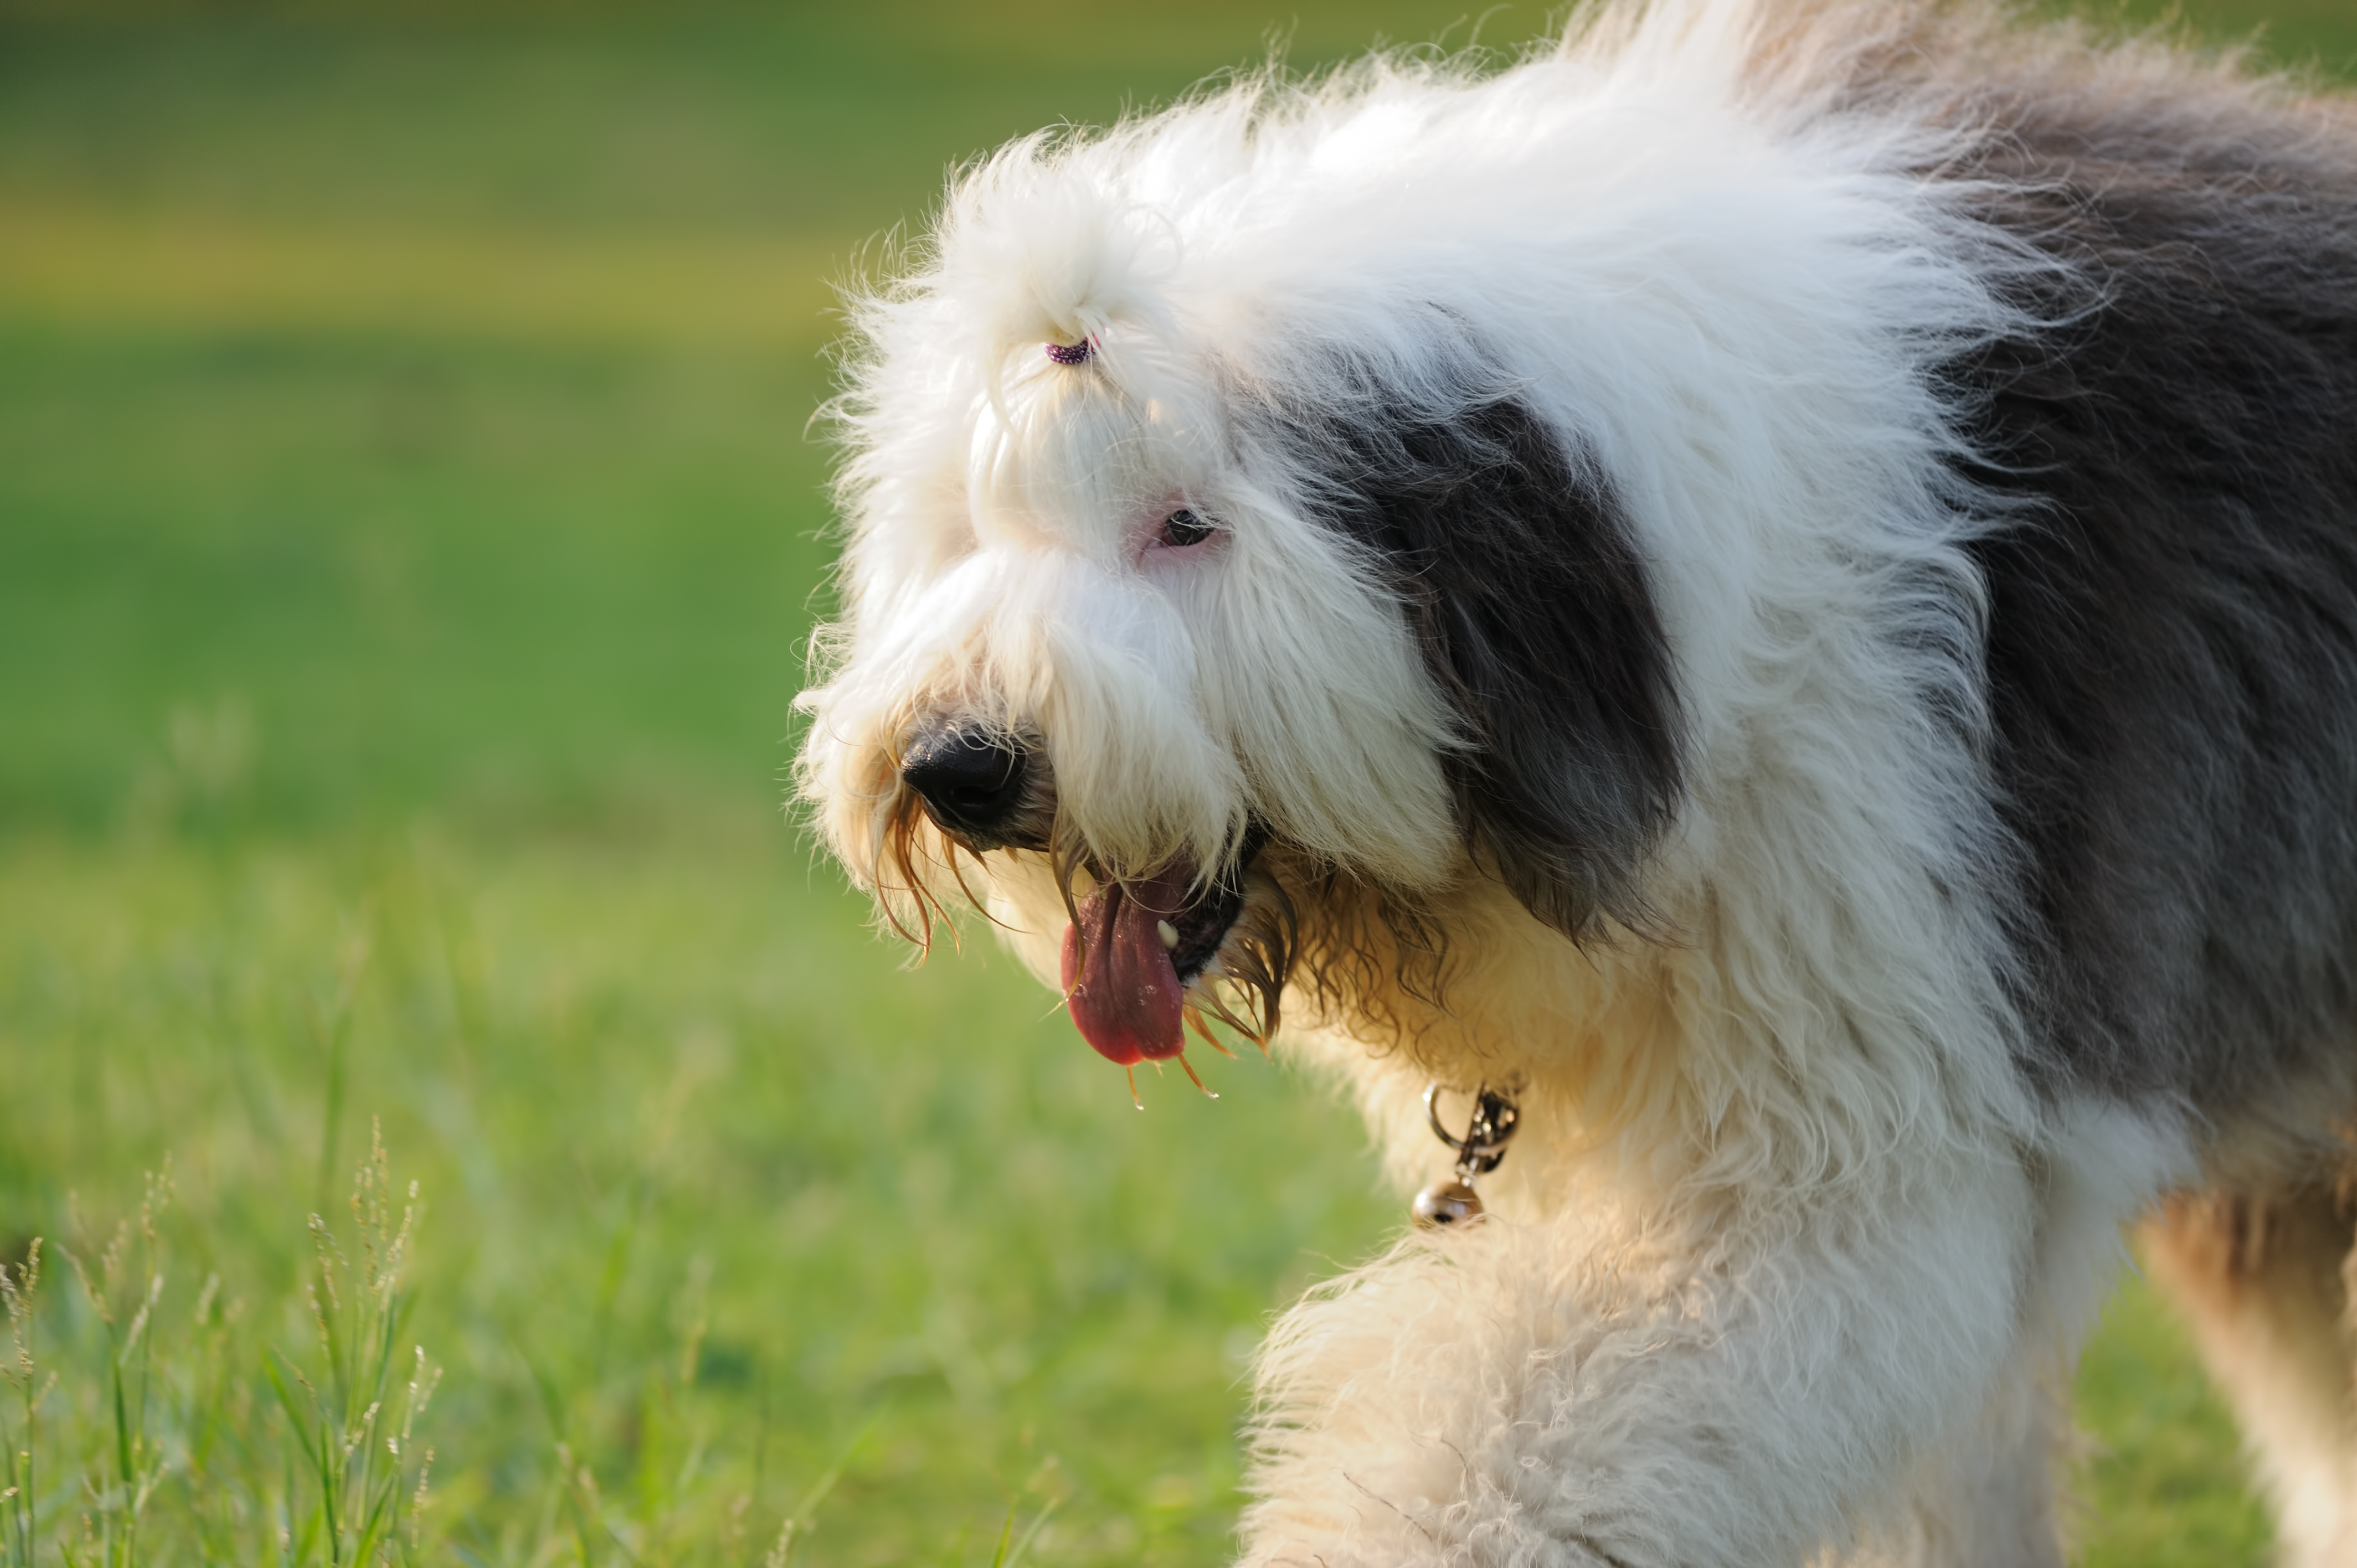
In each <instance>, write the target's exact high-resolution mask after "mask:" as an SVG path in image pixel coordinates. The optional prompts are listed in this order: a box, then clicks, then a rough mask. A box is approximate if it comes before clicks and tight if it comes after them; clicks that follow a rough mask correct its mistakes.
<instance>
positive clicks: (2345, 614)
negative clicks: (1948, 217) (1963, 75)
mask: <svg viewBox="0 0 2357 1568" xmlns="http://www.w3.org/2000/svg"><path fill="white" fill-rule="evenodd" d="M2204 85H2205V87H2208V90H2209V91H2211V92H2212V94H2214V93H2215V91H2216V90H2215V88H2214V87H2209V84H2206V83H2205V84H2204ZM1967 107H1968V108H1969V110H1970V112H1971V113H1973V114H1974V115H1975V117H1976V118H1977V117H1982V116H1986V117H1989V118H1992V119H1994V120H1995V121H1996V123H1997V124H1998V125H1999V127H2000V132H2001V134H1998V135H1997V136H1996V137H1994V138H1993V139H1992V140H1991V142H1990V144H1989V145H1990V146H1991V148H1992V151H1990V152H1989V153H1988V154H1987V155H1986V157H1985V159H1984V160H1983V161H1982V163H1981V164H1980V165H1979V166H1975V167H1972V168H1968V169H1964V170H1961V171H1953V172H1961V173H1963V174H1964V175H1966V176H1969V177H1993V178H1994V179H1996V180H1997V181H2001V182H2002V183H2003V185H2004V186H2005V187H2007V188H2010V190H2011V192H2013V193H2014V194H2010V195H2008V196H2007V197H2006V198H2005V199H2002V200H1997V201H1993V203H1992V204H1991V207H1990V209H1989V210H1988V211H1987V212H1986V216H1987V217H1988V218H1990V219H1992V220H1995V221H1996V222H1997V223H1999V224H2001V225H2003V226H2005V227H2007V228H2008V229H2010V230H2011V231H2014V232H2015V233H2017V234H2018V235H2019V236H2021V237H2023V238H2026V239H2028V240H2029V242H2031V243H2032V244H2034V245H2035V246H2037V247H2038V248H2039V249H2040V250H2042V251H2044V252H2047V253H2048V254H2050V255H2051V256H2054V257H2057V258H2060V259H2062V260H2064V261H2067V262H2069V263H2072V268H2073V270H2074V271H2075V273H2076V274H2077V276H2078V278H2079V279H2080V280H2081V281H2082V282H2083V285H2084V292H2074V293H2069V294H2062V293H2058V294H2056V295H2053V296H2051V297H2046V298H2038V299H2032V300H2030V301H2029V302H2028V303H2029V304H2030V305H2031V306H2033V307H2034V308H2037V309H2040V310H2042V311H2048V312H2057V313H2061V312H2070V313H2075V315H2076V319H2075V320H2074V321H2073V322H2072V324H2071V325H2069V326H2066V327H2062V328H2057V329H2054V330H2053V331H2052V332H2050V334H2048V335H2045V336H2042V337H2040V338H2037V339H2034V340H2022V341H2017V342H2011V343H2007V344H2003V345H2000V346H1999V347H1998V348H1997V349H1995V350H1993V351H1990V352H1987V353H1985V354H1983V355H1980V356H1977V357H1975V359H1974V360H1972V361H1971V362H1969V363H1966V364H1963V365H1960V366H1957V367H1954V373H1955V374H1956V375H1957V377H1958V378H1959V379H1960V381H1962V382H1963V383H1964V387H1965V388H1966V389H1968V392H1969V393H1970V395H1972V396H1973V397H1975V399H1976V401H1977V403H1978V407H1979V410H1980V419H1979V429H1978V431H1977V433H1976V434H1977V436H1978V439H1979V441H1980V444H1981V446H1982V447H1983V449H1984V450H1985V451H1986V453H1987V454H1988V455H1989V456H1991V457H1992V458H1993V459H1994V461H1993V463H1992V464H1991V466H1990V467H1987V468H1985V469H1983V470H1981V471H1979V472H1976V473H1975V474H1974V475H1973V476H1972V477H1973V478H1975V479H1976V480H1978V481H1979V482H1981V483H1983V484H1985V485H1988V486H1990V487H1992V488H1994V489H1998V490H2001V491H2008V492H2011V493H2012V494H2014V495H2016V496H2018V497H2020V498H2022V499H2025V500H2026V501H2028V502H2029V504H2028V505H2027V506H2026V507H2024V508H2023V509H2022V510H2020V511H2019V512H2018V513H2017V514H2015V515H2014V517H2013V520H2012V521H2011V522H2010V523H2009V525H2007V526H2005V527H2003V528H2001V529H2000V530H1999V531H1997V532H1995V533H1993V534H1991V535H1990V536H1988V537H1986V539H1984V540H1983V541H1982V542H1979V543H1978V545H1977V546H1976V547H1975V548H1976V554H1977V557H1978V560H1979V564H1980V566H1981V568H1982V570H1983V571H1984V572H1985V573H1986V577H1987V582H1988V588H1989V596H1990V620H1989V626H1988V637H1987V651H1986V659H1987V680H1988V688H1989V699H1990V707H1991V711H1992V714H1993V716H1994V719H1995V724H1996V754H1995V761H1996V775H1997V782H1998V787H1999V789H2000V791H2001V806H2002V810H2003V811H2004V812H2005V814H2006V816H2007V819H2008V821H2009V822H2010V825H2011V827H2012V829H2013V831H2014V832H2015V833H2016V834H2018V838H2019V840H2020V841H2021V843H2022V844H2023V846H2024V847H2025V848H2026V849H2027V851H2028V852H2029V854H2028V860H2029V885H2028V886H2027V889H2026V900H2025V904H2026V907H2025V908H2024V910H2023V912H2022V916H2021V919H2022V926H2023V929H2022V930H2021V931H2020V932H2019V937H2018V940H2019V944H2020V947H2021V949H2022V956H2023V959H2024V961H2025V972H2026V973H2027V974H2028V976H2029V990H2030V993H2031V994H2030V995H2029V997H2028V998H2027V999H2026V1000H2027V1001H2028V1002H2029V1006H2030V1012H2031V1015H2032V1018H2033V1020H2034V1022H2035V1024H2036V1026H2037V1036H2038V1038H2039V1040H2040V1053H2041V1054H2040V1061H2039V1062H2038V1063H2037V1064H2035V1065H2036V1066H2037V1067H2038V1068H2039V1069H2040V1071H2041V1075H2042V1076H2043V1077H2044V1079H2046V1081H2048V1082H2049V1083H2050V1084H2057V1085H2059V1084H2064V1083H2067V1084H2073V1085H2081V1086H2086V1087H2092V1088H2096V1089H2100V1090H2107V1091H2110V1092H2115V1093H2125V1094H2130V1095H2148V1094H2152V1093H2156V1092H2158V1093H2161V1094H2164V1095H2168V1096H2171V1097H2177V1098H2181V1099H2182V1100H2183V1101H2186V1102H2188V1103H2190V1105H2191V1106H2192V1107H2193V1108H2194V1109H2195V1110H2196V1111H2197V1112H2205V1113H2208V1112H2217V1113H2222V1114H2225V1113H2231V1112H2232V1111H2233V1109H2234V1108H2235V1107H2236V1106H2237V1105H2238V1104H2239V1105H2244V1106H2247V1105H2250V1104H2253V1103H2254V1102H2255V1101H2257V1100H2259V1099H2261V1098H2262V1097H2266V1096H2267V1095H2269V1094H2270V1092H2271V1091H2275V1090H2281V1089H2284V1088H2286V1087H2287V1086H2294V1085H2297V1084H2298V1082H2299V1081H2301V1080H2302V1079H2304V1078H2308V1077H2309V1076H2310V1075H2311V1074H2312V1071H2313V1069H2315V1068H2316V1067H2317V1066H2318V1064H2319V1053H2320V1052H2323V1051H2327V1050H2341V1051H2345V1050H2346V1048H2347V1045H2348V1040H2347V1032H2348V1030H2349V1029H2350V1028H2351V1026H2352V1022H2357V156H2352V155H2357V141H2353V140H2352V136H2351V127H2350V125H2349V124H2348V123H2346V122H2345V121H2344V122H2343V123H2342V124H2341V126H2340V128H2339V130H2338V131H2337V132H2335V133H2333V134H2325V133H2326V131H2327V129H2328V127H2326V126H2325V125H2324V124H2322V123H2320V121H2319V119H2318V118H2316V117H2315V116H2312V115H2308V114H2305V113H2302V112H2301V111H2299V110H2298V108H2296V107H2274V106H2269V105H2267V104H2266V103H2265V102H2263V101H2261V100H2260V98H2259V97H2258V95H2257V94H2256V93H2255V92H2254V93H2250V94H2248V95H2247V96H2245V97H2244V98H2241V99H2230V100H2228V101H2226V102H2224V103H2223V104H2222V103H2221V102H2219V101H2218V100H2217V99H2216V98H2215V97H2214V96H2213V97H2212V98H2211V99H2210V100H2208V101H2203V100H2202V99H2201V97H2200V96H2199V95H2198V94H2197V95H2195V96H2194V99H2193V101H2192V102H2187V103H2183V104H2179V103H2178V102H2175V101H2174V100H2172V99H2170V98H2169V97H2168V96H2167V95H2166V92H2165V90H2164V91H2154V92H2152V93H2150V95H2149V96H2148V97H2132V98H2130V99H2129V100H2128V101H2125V102H2124V101H2123V100H2122V98H2121V97H2120V96H2119V95H2116V94H2115V95H2105V94H2102V93H2096V92H2092V91H2089V92H2083V93H2080V94H2075V95H2074V94H2072V93H2068V92H2064V91H2054V90H2053V84H2052V83H2049V84H2048V90H2047V91H2040V92H2036V93H2033V94H2029V95H2025V96H2024V97H2023V98H2022V99H2020V100H2019V101H2018V102H2010V103H2007V102H2002V101H1999V102H1995V103H1992V102H1991V101H1990V100H1989V99H1987V98H1986V97H1982V98H1979V99H1976V100H1975V102H1972V103H1971V104H1970V105H1968V106H1967ZM2336 145H2337V148H2338V150H2335V149H2336Z"/></svg>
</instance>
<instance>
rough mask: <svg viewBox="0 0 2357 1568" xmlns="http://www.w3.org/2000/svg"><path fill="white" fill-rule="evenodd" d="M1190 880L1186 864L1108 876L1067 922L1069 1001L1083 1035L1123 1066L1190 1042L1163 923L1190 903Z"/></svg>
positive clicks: (1168, 1053) (1174, 1051) (1174, 1050)
mask: <svg viewBox="0 0 2357 1568" xmlns="http://www.w3.org/2000/svg"><path fill="white" fill-rule="evenodd" d="M1190 880H1191V878H1190V877H1189V875H1188V874H1187V872H1186V870H1185V869H1184V868H1183V867H1182V868H1174V869H1172V870H1168V871H1165V872H1164V873H1162V875H1159V876H1153V877H1148V878H1147V879H1146V880H1145V881H1143V882H1127V883H1124V882H1109V883H1107V884H1105V885H1104V886H1103V887H1100V888H1099V889H1097V890H1096V891H1095V892H1094V893H1092V894H1090V895H1089V896H1088V897H1086V898H1084V899H1082V901H1081V907H1080V918H1079V919H1078V920H1077V921H1075V922H1074V923H1072V924H1071V925H1070V926H1067V927H1065V928H1064V997H1065V1003H1064V1004H1065V1006H1066V1007H1067V1008H1069V1009H1070V1010H1071V1015H1072V1022H1073V1023H1075V1024H1077V1025H1079V1026H1080V1028H1081V1036H1082V1038H1083V1039H1085V1040H1087V1041H1088V1043H1089V1044H1090V1045H1092V1046H1093V1047H1096V1050H1097V1054H1098V1055H1099V1056H1102V1057H1104V1058H1107V1059H1109V1060H1112V1061H1116V1062H1119V1063H1121V1064H1122V1065H1123V1066H1124V1067H1127V1066H1130V1065H1132V1064H1133V1063H1135V1062H1138V1061H1140V1060H1147V1061H1161V1060H1165V1059H1167V1058H1170V1057H1175V1056H1177V1055H1178V1054H1179V1051H1180V1050H1181V1049H1182V1048H1183V1047H1185V1045H1186V1043H1187V1042H1186V1026H1185V1024H1184V1022H1183V1021H1182V1020H1181V1018H1180V1017H1179V1009H1180V1007H1181V1005H1182V998H1181V996H1180V993H1179V972H1178V970H1176V969H1175V968H1173V967H1172V966H1171V963H1170V950H1169V949H1168V948H1167V947H1165V946H1164V945H1163V943H1162V932H1161V929H1160V927H1161V923H1162V922H1163V921H1165V920H1168V919H1170V918H1173V917H1174V916H1176V915H1177V914H1178V913H1179V911H1180V910H1181V909H1184V908H1186V907H1187V891H1188V885H1189V881H1190Z"/></svg>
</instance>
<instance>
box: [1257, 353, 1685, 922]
mask: <svg viewBox="0 0 2357 1568" xmlns="http://www.w3.org/2000/svg"><path fill="white" fill-rule="evenodd" d="M1316 381H1317V384H1318V385H1320V386H1325V387H1332V386H1335V385H1343V386H1348V387H1351V388H1353V389H1354V390H1355V392H1356V393H1357V395H1353V396H1351V397H1348V398H1346V399H1345V400H1344V401H1343V403H1341V404H1340V405H1335V404H1331V403H1329V404H1328V405H1325V406H1320V407H1316V408H1310V407H1305V406H1302V405H1300V404H1299V403H1297V401H1292V400H1288V399H1286V397H1284V396H1283V395H1282V394H1280V393H1269V394H1265V396H1264V397H1263V398H1261V399H1260V400H1257V402H1256V404H1255V405H1252V406H1254V407H1256V411H1257V418H1258V419H1259V420H1260V421H1261V422H1264V423H1265V426H1266V429H1265V437H1266V438H1269V439H1272V440H1274V441H1276V442H1279V443H1281V444H1282V445H1283V446H1284V447H1285V448H1286V450H1287V451H1288V452H1289V453H1290V455H1291V456H1293V458H1294V459H1295V461H1296V462H1297V463H1298V464H1301V465H1304V466H1306V467H1308V469H1309V470H1310V471H1312V472H1315V473H1317V474H1318V475H1319V476H1321V478H1322V483H1321V484H1320V485H1319V486H1318V489H1317V490H1316V491H1315V493H1313V494H1311V495H1309V496H1308V497H1306V498H1304V499H1305V500H1306V503H1307V504H1308V506H1309V508H1310V509H1311V510H1312V511H1313V513H1314V514H1315V515H1317V516H1318V519H1319V520H1320V521H1322V522H1324V523H1325V524H1326V525H1327V526H1329V527H1330V528H1332V529H1333V530H1334V531H1335V532H1337V533H1339V534H1340V535H1342V536H1343V537H1344V538H1346V539H1348V540H1350V541H1351V542H1352V543H1353V544H1355V545H1357V546H1359V547H1360V548H1361V549H1363V550H1365V551H1367V552H1369V553H1371V554H1372V555H1373V556H1374V557H1375V559H1376V560H1377V561H1378V562H1379V563H1380V569H1381V571H1382V572H1383V575H1384V577H1385V578H1386V580H1387V582H1388V584H1389V585H1390V586H1391V587H1392V589H1393V591H1394V592H1395V593H1396V594H1397V595H1398V596H1399V600H1400V602H1401V604H1402V605H1403V607H1405V611H1406V614H1407V618H1408V622H1409V625H1410V628H1411V629H1412V631H1413V633H1414V635H1415V639H1416V640H1417V642H1418V643H1419V645H1420V646H1421V648H1422V649H1423V651H1424V657H1425V661H1426V667H1427V668H1428V669H1429V671H1431V674H1432V677H1433V680H1434V681H1435V682H1436V683H1437V685H1438V687H1439V689H1440V691H1441V693H1442V695H1443V696H1444V697H1445V698H1446V699H1447V701H1448V703H1449V704H1450V706H1451V708H1452V709H1453V711H1454V714H1455V719H1456V724H1457V726H1458V732H1459V734H1460V736H1462V737H1463V739H1464V740H1465V741H1466V742H1467V743H1469V744H1467V745H1466V746H1463V747H1462V748H1460V749H1457V750H1452V751H1450V752H1449V753H1448V754H1447V755H1446V756H1445V757H1443V758H1442V765H1443V768H1444V769H1445V770H1446V772H1447V775H1448V782H1449V786H1450V789H1452V790H1453V792H1454V794H1455V796H1456V800H1457V808H1458V822H1459V824H1460V826H1461V828H1462V830H1463V832H1464V833H1465V837H1466V841H1467V843H1468V846H1469V849H1470V850H1471V852H1472V854H1473V856H1474V859H1475V860H1476V862H1477V863H1478V864H1480V865H1482V866H1483V867H1484V868H1485V869H1486V870H1488V871H1489V872H1490V873H1491V874H1492V875H1496V876H1497V877H1498V878H1499V879H1500V880H1501V881H1502V882H1504V884H1505V885H1506V886H1507V887H1508V888H1510V889H1511V890H1512V892H1513V895H1514V897H1516V898H1517V899H1519V900H1520V901H1521V902H1522V904H1523V907H1524V908H1527V909H1528V910H1530V912H1531V913H1532V914H1533V915H1534V916H1535V917H1536V918H1539V919H1541V920H1543V921H1544V922H1545V923H1546V924H1548V925H1549V926H1552V927H1554V928H1555V929H1557V930H1559V931H1561V932H1563V933H1564V934H1565V935H1566V936H1569V937H1571V938H1573V939H1574V940H1584V939H1586V938H1587V937H1588V936H1590V935H1592V934H1593V932H1594V929H1595V924H1596V921H1597V919H1598V917H1599V916H1609V917H1611V918H1615V919H1617V920H1620V922H1622V923H1624V924H1628V925H1641V924H1644V923H1646V921H1647V918H1648V911H1647V910H1646V909H1645V908H1644V907H1643V902H1642V899H1641V896H1640V893H1639V876H1640V873H1641V865H1642V862H1643V860H1644V858H1645V856H1646V854H1647V853H1648V852H1649V851H1650V850H1651V849H1652V847H1653V845H1654V844H1655V843H1656V842H1658V840H1659V839H1660V837H1661V835H1662V832H1663V830H1664V829H1665V828H1666V827H1667V826H1668V824H1669V822H1670V820H1671V818H1672V816H1673V814H1674V812H1675V811H1676V807H1677V800H1678V790H1679V783H1680V771H1681V769H1680V745H1679V727H1678V718H1677V701H1676V696H1675V690H1674V680H1673V670H1672V660H1671V656H1670V650H1669V642H1668V639H1667V638H1666V636H1665V635H1664V634H1663V628H1662V624H1661V618H1660V616H1659V614H1658V613H1657V611H1656V609H1655V607H1654V602H1653V597H1652V592H1651V589H1650V587H1649V585H1648V584H1647V580H1646V570H1645V564H1644V562H1643V560H1642V559H1641V557H1640V555H1639V554H1638V552H1637V549H1636V545H1635V542H1634V540H1633V538H1632V536H1631V530H1630V528H1629V525H1628V522H1627V520H1626V519H1625V517H1624V516H1623V515H1622V512H1621V510H1620V506H1619V504H1618V502H1617V501H1616V500H1615V499H1614V498H1613V495H1612V492H1611V489H1610V488H1609V486H1608V485H1607V483H1606V482H1605V479H1604V477H1603V475H1602V474H1601V473H1600V472H1599V471H1598V469H1597V467H1596V466H1595V465H1594V464H1593V463H1592V462H1590V461H1588V460H1587V458H1586V457H1585V456H1581V455H1579V454H1577V451H1576V449H1575V448H1572V447H1570V446H1567V445H1566V441H1565V440H1564V439H1563V438H1562V437H1561V436H1560V435H1558V434H1557V433H1556V432H1555V430H1553V429H1551V428H1550V427H1549V426H1548V424H1546V423H1545V422H1544V420H1542V419H1541V418H1540V417H1539V416H1538V415H1537V414H1535V413H1533V412H1532V410H1531V409H1530V408H1529V407H1528V406H1527V405H1526V404H1525V403H1523V401H1521V400H1520V399H1519V398H1518V397H1517V396H1516V395H1514V393H1513V391H1512V388H1510V387H1505V386H1501V385H1499V384H1498V383H1497V378H1496V377H1495V376H1494V374H1487V375H1485V374H1484V373H1483V372H1481V371H1478V370H1474V369H1471V368H1469V367H1464V368H1458V367H1450V368H1448V369H1445V370H1443V371H1440V372H1438V373H1437V374H1435V373H1431V372H1427V373H1426V374H1425V375H1423V376H1421V377H1419V378H1417V383H1418V384H1417V385H1416V387H1415V391H1414V392H1408V391H1406V390H1405V389H1404V388H1403V387H1402V386H1401V385H1400V384H1399V382H1398V381H1396V380H1394V378H1391V377H1387V376H1385V375H1383V374H1382V373H1381V372H1380V371H1377V370H1376V369H1375V368H1373V367H1372V366H1357V365H1354V366H1350V367H1348V368H1347V371H1346V373H1344V374H1340V375H1335V374H1332V373H1330V372H1329V373H1327V374H1321V375H1320V376H1318V377H1317V378H1316Z"/></svg>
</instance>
